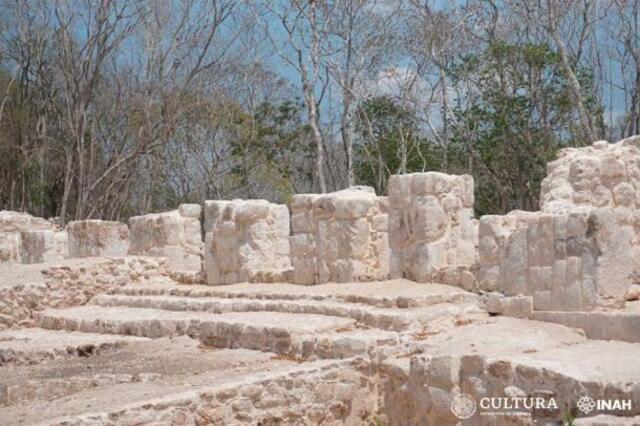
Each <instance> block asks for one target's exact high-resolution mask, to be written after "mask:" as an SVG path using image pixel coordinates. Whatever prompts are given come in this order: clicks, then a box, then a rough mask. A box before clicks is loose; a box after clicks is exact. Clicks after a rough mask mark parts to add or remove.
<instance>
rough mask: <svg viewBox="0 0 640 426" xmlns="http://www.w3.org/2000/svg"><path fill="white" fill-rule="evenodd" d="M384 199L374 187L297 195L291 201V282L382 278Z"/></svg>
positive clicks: (385, 259) (386, 258)
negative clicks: (377, 193)
mask: <svg viewBox="0 0 640 426" xmlns="http://www.w3.org/2000/svg"><path fill="white" fill-rule="evenodd" d="M388 208H389V207H388V200H387V198H386V197H378V196H376V194H375V192H374V191H373V189H372V188H369V187H351V188H348V189H345V190H343V191H338V192H333V193H329V194H298V195H294V196H293V200H292V202H291V211H292V217H291V223H292V228H293V235H292V236H291V261H292V264H293V282H295V283H297V284H306V285H310V284H320V283H326V282H354V281H375V280H383V279H386V278H387V277H388V274H389V249H388V231H387V228H388Z"/></svg>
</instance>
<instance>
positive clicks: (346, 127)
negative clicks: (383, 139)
mask: <svg viewBox="0 0 640 426" xmlns="http://www.w3.org/2000/svg"><path fill="white" fill-rule="evenodd" d="M342 92H343V97H342V99H343V105H342V108H343V111H342V117H341V120H340V135H341V136H342V144H343V145H344V152H345V156H346V157H347V158H346V161H347V185H348V186H353V185H354V184H355V175H354V172H353V142H352V140H351V95H350V94H349V93H348V91H347V90H345V89H343V90H342Z"/></svg>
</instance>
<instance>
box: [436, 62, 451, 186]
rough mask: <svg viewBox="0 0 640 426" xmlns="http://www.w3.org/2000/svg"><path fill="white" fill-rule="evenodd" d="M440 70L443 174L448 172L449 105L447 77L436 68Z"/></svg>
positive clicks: (441, 68) (440, 67)
mask: <svg viewBox="0 0 640 426" xmlns="http://www.w3.org/2000/svg"><path fill="white" fill-rule="evenodd" d="M438 68H439V70H440V84H441V86H442V144H443V151H444V152H443V154H442V168H443V169H444V172H445V173H448V172H449V122H448V121H449V117H448V116H447V110H448V109H449V103H448V100H447V97H448V94H447V76H446V74H445V72H444V68H443V67H442V66H439V67H438Z"/></svg>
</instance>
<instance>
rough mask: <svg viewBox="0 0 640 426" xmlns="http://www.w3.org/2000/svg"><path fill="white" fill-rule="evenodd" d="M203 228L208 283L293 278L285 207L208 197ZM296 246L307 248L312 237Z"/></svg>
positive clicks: (299, 240) (307, 249)
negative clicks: (209, 199)
mask: <svg viewBox="0 0 640 426" xmlns="http://www.w3.org/2000/svg"><path fill="white" fill-rule="evenodd" d="M205 229H207V230H208V232H207V233H206V237H205V244H204V269H205V275H206V280H207V283H208V284H210V285H218V284H233V283H236V282H243V281H250V282H275V281H286V280H287V279H290V275H291V260H290V257H289V253H290V250H289V247H290V243H289V210H288V209H287V206H284V205H278V204H273V203H270V202H268V201H266V200H233V201H206V202H205ZM294 246H295V247H296V248H297V249H300V250H302V252H304V253H306V252H308V251H309V249H310V248H311V242H310V241H308V240H306V239H304V238H300V239H298V240H296V241H295V243H294Z"/></svg>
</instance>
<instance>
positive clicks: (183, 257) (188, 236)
mask: <svg viewBox="0 0 640 426" xmlns="http://www.w3.org/2000/svg"><path fill="white" fill-rule="evenodd" d="M201 214H202V208H201V206H200V205H199V204H181V205H180V206H179V207H178V209H177V210H172V211H170V212H166V213H156V214H147V215H143V216H134V217H132V218H130V219H129V239H130V241H131V245H130V246H129V253H130V254H139V255H149V256H162V257H166V258H167V265H168V267H169V269H171V270H174V271H200V270H201V268H202V246H203V242H202V229H201V222H200V216H201Z"/></svg>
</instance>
